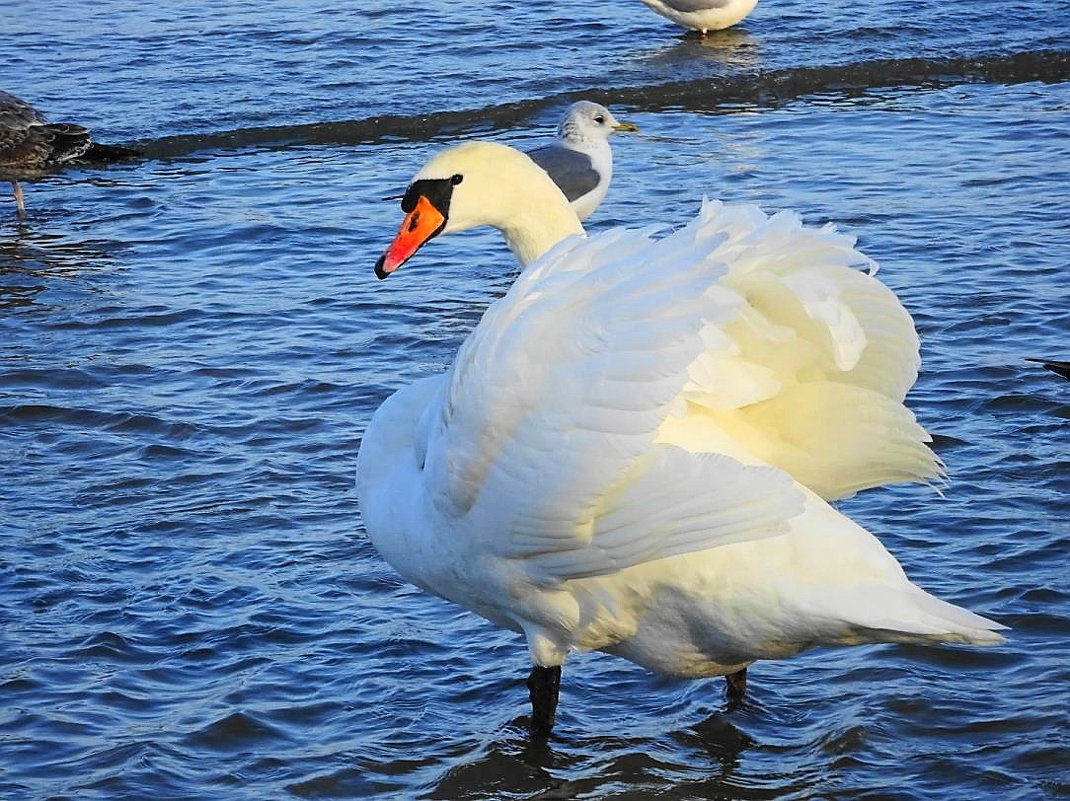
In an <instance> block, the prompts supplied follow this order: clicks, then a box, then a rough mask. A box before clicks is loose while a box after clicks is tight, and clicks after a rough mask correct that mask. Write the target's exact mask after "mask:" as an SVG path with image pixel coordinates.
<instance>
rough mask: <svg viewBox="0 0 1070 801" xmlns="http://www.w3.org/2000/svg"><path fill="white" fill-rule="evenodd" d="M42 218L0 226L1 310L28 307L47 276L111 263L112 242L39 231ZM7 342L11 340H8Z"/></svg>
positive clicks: (45, 286) (46, 285) (45, 285)
mask: <svg viewBox="0 0 1070 801" xmlns="http://www.w3.org/2000/svg"><path fill="white" fill-rule="evenodd" d="M42 222H43V220H42V219H41V217H39V216H37V215H35V218H34V219H33V220H31V221H14V220H13V221H11V222H10V223H9V224H8V225H0V311H3V310H5V309H14V308H16V307H20V306H28V305H30V304H32V303H35V302H36V301H37V300H38V295H39V294H40V293H41V292H43V291H45V290H48V289H53V288H54V287H50V285H49V281H50V279H55V278H73V277H75V276H77V275H78V274H80V273H83V272H87V271H93V270H101V269H107V268H110V267H113V266H114V261H113V256H114V251H115V250H116V245H115V243H112V242H103V241H100V240H97V239H91V238H87V239H76V238H75V237H74V236H72V232H66V233H52V232H49V231H48V230H41V228H42V226H41V223H42ZM8 344H10V343H8Z"/></svg>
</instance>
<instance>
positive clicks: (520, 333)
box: [424, 231, 797, 579]
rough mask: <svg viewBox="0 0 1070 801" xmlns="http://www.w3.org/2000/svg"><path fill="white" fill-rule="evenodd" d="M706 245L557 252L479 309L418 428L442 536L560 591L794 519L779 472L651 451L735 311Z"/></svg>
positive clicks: (603, 245) (641, 244) (585, 245)
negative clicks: (524, 567)
mask: <svg viewBox="0 0 1070 801" xmlns="http://www.w3.org/2000/svg"><path fill="white" fill-rule="evenodd" d="M708 250H709V244H708V243H702V244H700V245H699V246H697V247H696V245H695V243H694V242H689V241H687V240H686V238H684V239H681V240H680V241H677V239H676V237H675V236H673V237H669V238H667V239H665V240H662V241H660V242H656V243H655V242H653V241H652V240H651V239H650V238H649V236H648V235H647V234H644V233H641V232H626V231H611V232H608V233H607V234H603V235H600V236H597V237H593V238H591V239H590V240H581V239H578V238H577V239H573V240H569V241H566V242H565V243H563V244H562V245H559V246H558V247H557V248H555V249H554V251H552V252H551V253H550V254H548V256H547V257H545V258H544V259H543V260H541V261H540V262H539V263H538V264H537V265H535V266H534V267H532V268H531V269H529V271H527V272H525V273H524V274H523V275H521V277H520V278H519V279H518V280H517V282H516V283H515V284H514V286H513V288H512V289H511V290H510V292H509V293H508V294H507V295H506V296H505V297H504V298H503V299H502V300H500V301H499V302H497V303H496V304H494V306H492V307H491V308H490V309H489V310H488V312H487V314H486V315H485V316H484V318H483V320H482V321H481V322H480V324H479V326H478V327H477V329H476V330H475V331H474V332H473V334H472V336H471V337H470V338H469V339H468V341H466V343H465V345H464V346H463V347H462V349H461V352H460V353H459V354H458V358H457V360H456V362H455V364H454V368H453V371H452V373H451V375H450V377H449V380H448V388H447V390H446V392H445V395H444V396H443V398H442V401H441V404H440V407H441V408H440V409H436V412H435V414H434V416H433V417H431V418H429V419H428V420H427V421H426V422H427V429H426V430H425V432H424V433H425V437H426V441H427V443H428V446H427V451H426V460H425V471H427V481H426V486H428V487H435V488H437V489H438V491H437V492H436V494H435V497H434V498H433V502H434V503H435V505H436V509H437V510H438V512H439V513H440V514H442V515H443V516H445V518H446V519H448V520H449V521H450V524H451V526H452V527H453V529H454V530H455V531H463V532H465V536H469V537H472V538H475V539H477V540H479V541H480V542H481V547H480V550H481V551H486V550H489V551H490V552H493V553H496V554H497V555H498V556H501V557H506V558H516V559H525V560H528V565H529V567H530V568H531V569H533V570H537V571H541V572H542V573H543V574H544V575H546V576H548V577H551V578H555V579H567V578H575V577H579V576H589V575H598V574H601V573H604V572H607V571H613V570H617V569H620V568H622V567H627V566H628V565H631V564H636V563H637V562H640V561H646V560H648V559H651V558H658V557H661V556H668V555H671V554H674V553H682V552H687V551H691V550H701V549H704V548H709V547H713V546H715V545H719V544H723V543H725V542H730V541H735V540H737V539H741V538H752V537H759V536H766V535H768V534H770V533H775V532H776V531H778V530H779V526H780V525H781V524H782V523H783V521H784V520H786V519H787V517H789V516H790V515H791V514H793V513H794V511H797V507H796V505H795V504H796V500H795V498H796V495H797V493H795V492H794V490H792V488H791V481H790V479H789V478H788V477H787V476H784V475H783V474H780V473H779V472H778V471H774V470H768V469H761V468H747V467H744V466H743V465H740V464H739V463H737V462H735V461H734V460H732V459H730V458H728V457H724V456H710V455H703V454H694V453H689V452H687V451H686V450H682V449H679V448H673V447H670V446H659V447H655V446H654V445H653V439H654V436H655V433H656V432H657V430H658V428H659V426H660V425H661V423H662V421H663V420H664V419H665V417H666V416H667V415H669V414H670V413H671V412H672V410H673V409H674V408H675V407H676V406H677V403H678V400H679V397H680V393H681V390H682V388H683V386H684V384H685V383H686V382H687V380H688V376H687V367H688V365H689V364H690V363H691V362H693V361H694V360H695V358H697V356H698V355H699V354H700V353H701V351H702V349H703V347H704V344H703V340H702V337H701V331H702V330H703V328H705V327H706V326H708V325H711V324H719V323H723V322H724V321H726V320H728V319H730V318H731V317H732V315H733V314H734V308H735V306H736V305H737V304H738V302H739V299H738V297H736V296H735V295H734V294H733V293H731V292H725V291H724V290H722V289H721V288H720V287H719V286H718V282H719V280H720V279H721V278H722V277H723V276H724V274H725V272H726V270H727V266H726V265H725V264H724V263H722V262H719V261H716V260H710V259H706V258H704V254H705V253H706V252H708ZM718 482H721V483H722V484H723V486H725V487H733V488H735V490H738V489H739V487H741V486H744V485H746V486H748V487H749V488H750V490H749V491H748V492H744V491H727V492H725V491H720V492H719V491H718V490H717V484H718ZM759 498H765V499H767V500H768V502H767V503H764V504H763V503H758V502H757V501H758V499H759ZM769 499H772V500H769Z"/></svg>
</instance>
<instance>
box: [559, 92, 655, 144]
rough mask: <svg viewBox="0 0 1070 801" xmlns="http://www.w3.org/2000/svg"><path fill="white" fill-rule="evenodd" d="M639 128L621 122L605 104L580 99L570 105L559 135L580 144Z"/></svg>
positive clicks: (562, 120)
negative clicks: (617, 132)
mask: <svg viewBox="0 0 1070 801" xmlns="http://www.w3.org/2000/svg"><path fill="white" fill-rule="evenodd" d="M638 130H639V129H638V128H637V127H635V126H634V125H632V124H631V123H630V122H620V121H619V120H618V119H617V118H616V117H614V116H613V114H612V112H610V110H609V109H608V108H606V107H605V106H601V105H599V104H598V103H592V102H591V101H590V100H580V101H578V102H576V103H573V104H572V105H571V106H569V107H568V110H567V111H566V112H565V116H564V117H563V118H562V119H561V124H560V125H558V126H557V135H558V137H559V138H560V139H562V140H564V141H566V142H572V143H574V144H580V143H582V142H600V141H605V140H606V139H609V137H610V136H611V135H612V134H613V133H614V132H615V131H638Z"/></svg>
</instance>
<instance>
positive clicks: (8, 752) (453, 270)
mask: <svg viewBox="0 0 1070 801" xmlns="http://www.w3.org/2000/svg"><path fill="white" fill-rule="evenodd" d="M15 7H16V8H15V11H16V12H17V13H14V14H12V15H10V19H9V21H8V24H7V25H6V26H5V27H4V28H3V29H0V44H3V45H5V46H4V47H0V75H2V76H3V80H4V88H6V89H8V90H10V91H14V92H16V93H17V94H19V95H21V96H23V97H26V98H27V99H31V100H33V101H34V102H35V103H37V104H38V105H40V106H41V108H42V109H44V110H46V111H47V112H49V113H50V114H51V116H52V117H54V118H55V119H72V120H78V121H81V122H85V123H87V124H91V125H93V126H94V127H95V128H96V129H98V130H100V131H101V133H102V134H103V135H106V136H110V137H111V138H113V139H119V140H125V141H135V140H136V141H138V142H140V143H141V144H142V145H143V146H144V147H145V148H146V149H147V150H148V151H149V152H150V153H151V154H152V156H153V157H152V158H149V159H146V160H144V161H141V162H137V163H134V164H130V165H123V166H118V167H113V168H111V169H108V170H98V171H94V170H78V171H68V172H67V173H64V174H63V175H59V176H53V177H51V178H49V179H47V180H45V181H42V182H39V183H36V184H33V185H30V186H29V187H28V188H27V204H28V207H29V213H28V216H27V218H26V219H25V220H24V221H23V222H21V223H20V222H18V221H17V220H16V219H15V217H14V213H13V203H11V202H10V201H7V202H4V203H0V455H2V460H0V520H2V523H3V525H2V528H0V602H2V606H3V610H4V612H3V614H4V620H5V624H4V627H3V630H2V632H0V690H2V692H3V696H4V698H5V700H6V703H5V704H4V706H3V709H2V710H0V795H3V796H4V797H10V798H18V799H24V798H25V799H46V798H79V799H126V798H129V799H143V798H166V799H186V798H188V799H199V798H209V797H214V798H226V799H264V798H288V797H307V798H384V799H386V798H391V799H393V798H441V799H503V798H524V799H528V798H592V799H594V798H597V799H646V798H652V797H657V798H665V799H708V798H732V799H736V798H738V799H772V798H798V799H804V798H903V799H931V798H964V797H975V798H999V799H1034V798H1055V797H1064V796H1066V795H1067V794H1070V775H1068V769H1067V765H1070V747H1068V743H1067V739H1066V732H1067V726H1068V722H1070V721H1068V714H1067V709H1068V708H1070V692H1068V691H1067V689H1066V688H1067V687H1068V686H1070V667H1068V666H1070V647H1068V646H1067V639H1068V635H1070V592H1068V587H1067V569H1066V565H1067V559H1068V556H1070V528H1068V525H1067V522H1066V521H1067V518H1068V514H1067V512H1068V505H1067V500H1066V499H1067V491H1068V489H1070V486H1068V485H1070V481H1068V478H1067V477H1068V476H1070V470H1068V468H1070V460H1068V458H1067V420H1068V417H1070V383H1068V382H1066V381H1063V380H1061V379H1059V378H1057V377H1056V376H1054V375H1052V374H1050V373H1047V372H1045V371H1044V370H1042V369H1041V368H1040V367H1038V366H1037V365H1034V364H1031V363H1028V362H1026V361H1024V357H1026V356H1049V357H1062V358H1070V315H1068V312H1067V309H1068V308H1070V303H1068V301H1070V288H1068V281H1067V254H1068V253H1070V227H1068V226H1067V219H1068V217H1070V193H1068V190H1067V187H1068V186H1070V136H1068V134H1070V81H1068V74H1067V70H1066V66H1065V65H1066V64H1067V55H1066V52H1065V43H1066V41H1068V39H1067V36H1066V34H1067V19H1068V16H1067V14H1066V13H1065V12H1066V11H1067V7H1066V4H1065V3H1040V2H1036V3H1021V4H1014V5H1013V10H1014V14H1015V19H1016V20H1017V23H1016V24H1015V25H1011V26H1008V25H1007V24H1006V15H1005V12H1006V9H1007V8H1008V6H1007V5H1006V4H995V3H988V2H980V3H976V4H971V5H970V6H969V8H968V10H967V7H966V6H965V5H963V4H934V5H933V6H932V7H924V8H917V7H907V6H904V5H903V4H892V3H885V2H879V1H877V2H867V3H862V4H856V5H855V6H852V7H851V8H850V9H848V8H845V7H841V6H840V5H839V4H832V3H818V4H813V3H810V4H803V3H798V2H782V3H773V2H771V0H762V3H761V4H760V5H759V7H758V10H757V11H756V13H755V14H754V15H753V17H752V18H751V19H749V20H748V21H747V22H746V23H745V25H744V26H743V27H742V28H741V29H740V30H737V31H732V32H729V33H727V34H725V35H724V36H720V37H714V38H713V39H712V40H710V41H707V42H705V43H703V42H699V41H697V40H694V39H691V38H687V37H681V36H680V35H679V33H678V32H677V31H676V29H674V28H672V27H671V26H670V25H668V24H667V23H665V22H664V21H663V20H662V19H661V18H660V17H656V16H654V15H653V14H651V13H650V12H649V11H647V10H646V9H645V8H643V7H642V5H641V4H640V3H638V2H636V3H625V2H620V3H615V4H613V5H611V6H610V7H609V8H607V9H599V16H598V17H597V18H592V17H591V15H590V7H589V6H588V5H585V4H579V3H571V2H570V3H558V4H553V5H550V4H536V3H528V4H512V3H491V4H490V5H488V6H486V7H485V8H486V9H490V12H491V13H490V14H489V15H488V14H487V13H486V11H485V10H484V8H483V7H481V8H478V9H476V8H472V7H469V8H466V7H463V6H457V5H456V4H452V5H451V4H436V5H435V6H434V7H432V8H430V9H427V11H426V12H425V13H421V14H420V15H418V16H413V15H410V14H407V13H402V12H399V11H390V10H385V9H383V8H381V7H373V6H372V5H371V4H361V3H356V4H349V5H348V6H346V7H344V8H343V7H341V6H338V5H336V4H335V5H332V4H330V3H311V4H303V5H302V11H301V13H297V12H296V11H294V10H293V9H292V8H291V4H284V3H277V2H276V3H272V2H268V3H257V4H242V3H228V4H225V7H216V6H212V7H209V6H206V5H205V4H203V3H200V2H192V0H191V2H187V3H179V4H177V5H176V4H172V5H170V6H168V7H167V8H166V9H150V8H147V7H142V6H137V7H135V6H132V5H131V6H128V5H127V4H125V3H120V2H104V3H98V4H95V6H94V9H96V10H95V12H94V13H93V14H88V13H87V12H86V10H84V9H83V7H82V6H81V5H74V4H67V3H64V2H60V3H58V4H49V5H48V6H47V7H39V6H38V5H37V4H28V3H22V2H16V3H15ZM31 12H32V13H31ZM967 23H968V24H967ZM1059 48H1063V49H1062V50H1060V49H1059ZM102 53H103V54H107V59H102V58H101V54H102ZM473 76H474V77H473ZM591 91H595V92H597V93H601V94H598V95H597V96H598V97H601V98H602V99H605V100H608V101H610V102H612V103H613V105H614V109H615V111H618V112H619V116H620V117H621V118H624V119H628V120H629V121H631V122H635V123H637V124H638V125H639V126H640V128H641V131H642V132H641V133H640V134H638V135H634V136H629V137H619V138H617V139H616V140H615V152H616V154H617V162H616V175H615V179H614V185H613V189H612V190H611V192H610V195H609V197H608V199H607V201H606V203H605V204H604V205H603V207H602V208H601V209H600V210H599V211H598V212H597V213H596V214H595V216H594V217H592V219H591V221H590V222H591V227H592V228H595V229H601V228H605V227H609V226H613V225H646V224H648V223H651V222H653V223H660V224H663V225H666V226H673V225H678V224H680V223H681V222H682V221H684V220H686V219H688V217H689V216H690V215H691V214H693V213H695V211H696V209H697V206H698V202H699V200H700V198H701V196H702V195H703V194H708V195H711V196H715V197H720V198H723V199H726V200H749V201H755V202H759V203H761V204H762V205H763V206H765V207H766V208H767V209H769V210H774V209H780V208H794V209H797V210H798V211H799V212H800V213H801V214H803V216H804V218H805V219H806V220H807V221H808V222H810V223H812V224H822V223H824V222H826V221H829V220H832V221H836V222H837V223H838V224H839V225H840V226H841V228H843V229H845V230H848V231H850V232H851V233H853V234H855V235H857V236H858V237H859V240H860V246H861V247H862V249H863V250H864V251H865V252H866V253H868V254H869V255H871V256H873V257H874V258H876V259H877V260H879V261H880V262H881V264H882V271H881V273H880V276H881V277H882V279H883V280H884V281H885V282H886V283H887V284H889V285H890V286H891V287H893V288H894V289H895V290H896V292H898V293H899V294H900V296H901V297H902V298H903V300H904V303H905V304H906V305H907V307H908V308H909V309H910V311H911V312H912V313H913V314H914V317H915V320H916V322H917V325H918V328H919V331H920V333H921V335H922V339H923V349H922V354H923V359H924V364H923V369H922V373H921V377H920V378H919V381H918V384H917V386H916V388H915V390H914V392H913V393H912V395H911V405H912V407H913V408H914V409H915V410H916V411H917V413H918V416H919V418H920V419H921V420H922V422H923V423H924V424H925V425H926V426H927V427H928V428H929V429H930V430H931V431H933V432H934V434H935V435H936V437H937V441H936V446H937V449H938V450H939V452H940V455H941V456H942V458H943V459H944V460H945V461H946V462H947V465H948V468H949V471H950V474H951V483H950V485H949V486H948V487H947V489H946V490H945V492H944V496H943V497H939V496H937V495H936V494H934V493H933V492H932V491H930V490H926V489H923V488H919V487H909V488H892V489H882V490H876V491H871V492H868V493H865V494H863V495H862V496H860V497H857V498H855V499H852V500H851V501H849V502H846V503H844V504H843V508H844V510H845V511H846V512H847V513H848V514H850V515H851V516H852V517H854V518H855V519H857V520H859V521H860V522H861V523H862V524H864V525H866V526H867V527H868V528H870V529H871V530H873V531H874V532H875V533H877V534H878V535H879V536H880V537H881V538H882V540H883V541H884V542H885V543H886V544H887V546H888V547H889V549H890V550H891V551H892V552H893V553H895V554H896V556H897V557H898V558H899V559H900V561H901V562H902V563H903V565H904V567H905V568H906V570H907V572H908V573H909V574H910V575H911V576H912V578H914V580H915V581H917V582H918V583H919V584H921V585H922V586H923V587H925V588H926V589H928V590H930V591H932V592H935V593H936V594H938V595H940V596H941V597H943V598H946V599H947V600H950V601H953V602H955V603H959V604H962V605H965V606H967V607H969V608H971V609H974V610H976V611H978V612H980V613H982V614H986V615H990V616H992V617H994V618H996V619H998V620H1000V621H1001V622H1003V623H1006V624H1007V625H1009V626H1011V627H1012V628H1013V632H1012V636H1011V639H1010V641H1009V642H1008V644H1007V645H1006V646H1003V647H1000V648H995V649H987V650H978V649H968V648H943V649H922V648H914V647H900V646H881V647H865V648H857V649H851V650H841V651H819V652H813V653H810V654H806V655H803V656H801V657H799V658H796V659H793V660H790V661H786V662H775V663H774V662H770V663H760V664H758V665H756V666H755V667H754V668H752V681H751V694H750V700H749V702H748V704H747V705H746V706H745V707H744V708H743V709H741V710H738V711H736V712H731V713H726V712H724V711H723V708H722V707H723V700H722V683H721V682H719V681H715V680H713V681H701V682H690V683H688V682H676V681H667V680H664V679H660V678H658V677H655V676H651V675H649V674H647V673H645V672H643V671H642V670H640V669H638V668H636V667H634V666H632V665H630V664H629V663H626V662H623V661H621V660H616V659H613V658H611V657H607V656H603V655H591V654H580V655H575V656H574V657H572V658H571V659H570V660H569V662H568V664H567V665H566V669H565V677H564V684H563V688H562V706H561V710H560V717H559V725H558V729H557V732H556V734H555V736H554V738H553V739H552V740H551V741H550V742H549V743H548V744H546V745H542V746H539V745H536V744H532V743H531V742H530V741H529V739H528V737H527V734H526V728H525V726H526V717H525V716H526V713H527V704H526V692H525V690H524V688H523V685H522V680H523V678H524V676H525V675H526V673H527V669H528V666H527V656H526V649H525V648H524V646H523V643H522V642H521V641H520V639H519V638H518V637H516V636H515V635H513V634H511V633H508V632H502V631H498V630H496V629H494V628H493V627H491V626H490V625H489V624H487V623H485V622H483V621H482V620H480V619H478V618H476V617H474V616H471V615H469V614H467V613H464V612H463V611H461V610H459V609H456V608H454V607H452V606H450V605H448V604H446V603H445V602H442V601H440V600H438V599H435V598H432V597H430V596H427V595H425V594H423V593H422V592H420V591H418V590H416V589H414V588H412V587H409V586H407V585H405V584H404V583H403V582H401V581H400V579H398V578H397V577H396V576H395V575H394V574H393V572H392V571H391V570H390V569H389V568H388V567H387V566H386V565H385V564H384V563H383V562H382V560H381V559H380V558H379V557H378V556H377V554H376V553H375V552H374V551H373V550H372V549H371V547H370V546H369V544H368V543H367V541H366V539H365V538H364V535H363V532H362V529H361V524H360V514H359V510H358V508H357V505H356V501H355V497H354V493H353V471H354V461H355V456H356V451H357V448H358V445H359V441H360V434H361V431H362V430H363V428H364V426H365V425H366V423H367V421H368V419H369V417H370V415H371V413H372V412H373V411H374V409H375V408H376V407H377V406H378V404H379V403H380V402H381V401H382V400H383V399H384V398H385V397H386V396H387V395H388V394H389V393H390V392H391V391H393V390H394V389H396V388H397V387H400V386H403V385H404V384H406V383H408V382H410V381H412V380H414V379H416V378H418V377H420V376H422V375H426V374H429V373H434V372H438V371H441V370H442V369H444V368H445V367H446V366H447V365H448V364H449V363H450V362H451V361H452V359H453V354H454V353H455V351H456V349H457V347H458V346H459V344H460V343H461V341H462V340H463V339H464V337H465V335H466V334H467V332H468V331H470V330H471V329H472V327H473V326H474V325H475V324H476V322H477V321H478V319H479V316H480V314H481V313H482V310H483V309H484V308H485V307H486V306H487V304H488V303H490V302H491V301H492V300H493V299H494V298H495V297H497V296H498V295H500V294H501V293H502V292H503V291H504V290H505V289H506V287H507V286H508V285H509V283H510V282H511V280H512V278H513V277H514V275H515V271H514V267H513V266H512V262H511V257H510V256H509V254H508V252H507V250H506V249H505V248H504V246H503V245H502V243H501V242H500V241H499V239H498V238H497V236H496V235H495V234H493V233H490V232H472V233H470V234H465V235H461V236H457V237H452V238H447V239H444V240H439V241H436V242H434V243H432V245H429V246H428V248H427V249H426V250H425V251H423V252H422V253H421V254H420V256H419V257H418V258H417V259H416V260H415V261H414V262H413V263H411V264H409V265H406V267H405V268H404V270H403V272H402V273H400V274H399V275H398V276H396V277H395V278H393V279H392V280H391V281H389V282H377V281H376V280H375V279H374V276H373V275H372V270H371V268H372V265H373V264H374V261H375V258H376V257H377V256H378V255H379V253H380V252H381V250H382V248H383V247H384V246H385V244H386V243H387V242H388V241H389V239H390V238H391V236H392V235H393V232H394V230H395V228H396V226H397V224H398V220H399V214H400V212H399V211H398V209H397V207H396V203H390V202H383V201H382V200H381V199H380V198H382V197H384V196H386V195H391V194H395V193H397V192H398V191H400V190H401V189H402V188H403V187H404V186H405V185H406V183H407V181H408V178H409V176H411V174H412V173H413V172H414V171H415V170H416V169H417V168H418V167H419V165H420V164H422V163H423V161H425V160H426V159H427V158H428V157H429V156H430V154H431V153H433V152H435V151H436V150H437V149H438V148H440V147H442V146H444V145H445V144H446V143H447V142H448V141H452V140H453V139H454V137H456V136H482V137H484V138H493V139H496V140H498V141H502V142H506V143H509V144H515V145H518V146H522V147H526V146H531V145H534V144H535V143H541V142H542V141H544V140H545V138H546V136H547V135H548V133H549V130H548V129H549V127H550V126H551V125H552V123H553V121H554V119H555V116H556V114H557V112H558V110H559V109H560V108H561V106H562V105H563V104H564V103H565V102H567V100H568V99H569V98H571V97H573V96H579V95H582V94H584V93H587V92H591ZM376 120H379V123H376ZM105 138H106V137H105Z"/></svg>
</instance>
